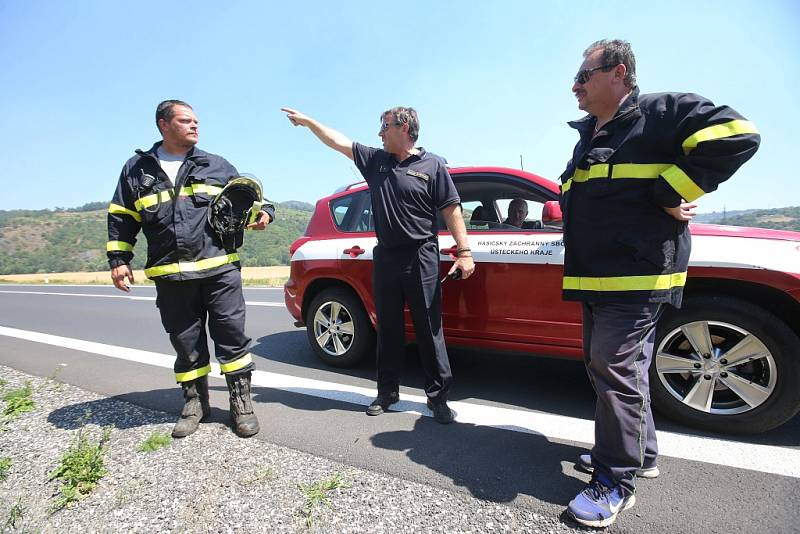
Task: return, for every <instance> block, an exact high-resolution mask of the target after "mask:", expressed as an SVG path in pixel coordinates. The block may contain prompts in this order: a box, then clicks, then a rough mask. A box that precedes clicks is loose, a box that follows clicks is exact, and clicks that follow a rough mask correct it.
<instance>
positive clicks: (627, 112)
mask: <svg viewBox="0 0 800 534" xmlns="http://www.w3.org/2000/svg"><path fill="white" fill-rule="evenodd" d="M639 114H641V112H640V111H639V87H634V88H633V90H632V91H631V94H629V95H628V97H627V98H626V99H625V100H623V101H622V104H620V106H619V108H617V112H616V113H614V116H613V117H612V118H611V120H610V121H608V122H607V123H606V125H609V124H611V123H612V122H616V121H617V119H619V118H620V117H622V116H625V117H626V118H627V117H628V116H633V115H636V116H638V115H639ZM567 124H569V125H570V126H571V127H572V128H575V129H576V130H578V132H580V135H581V138H583V137H584V136H587V135H588V136H589V137H591V136H592V135H593V134H594V125H595V124H597V117H595V116H594V115H586V116H585V117H582V118H580V119H578V120H574V121H569V122H568V123H567ZM603 128H605V125H604V126H603Z"/></svg>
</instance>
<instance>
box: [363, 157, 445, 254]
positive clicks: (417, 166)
mask: <svg viewBox="0 0 800 534" xmlns="http://www.w3.org/2000/svg"><path fill="white" fill-rule="evenodd" d="M417 149H418V150H419V154H415V155H413V156H410V157H408V158H406V159H405V160H404V161H402V162H398V161H397V160H396V159H395V157H394V156H393V155H392V154H390V153H389V152H386V151H385V150H382V149H379V148H372V147H368V146H364V145H362V144H360V143H353V161H355V164H356V167H358V170H359V171H361V174H362V175H363V176H364V178H365V179H366V181H367V185H369V191H370V196H371V198H372V214H373V218H374V220H375V233H376V234H377V236H378V244H379V245H380V246H382V247H386V248H397V247H405V246H409V245H414V244H417V243H419V242H421V241H426V240H430V239H432V238H435V237H436V236H437V235H438V233H439V223H438V219H437V217H436V214H437V212H438V211H439V210H440V209H442V208H444V207H445V206H449V205H451V204H456V203H458V202H461V199H460V198H459V196H458V191H456V187H455V185H453V179H452V178H450V173H449V172H447V167H446V166H445V163H444V160H443V159H442V158H440V157H439V156H437V155H436V154H432V153H430V152H426V151H425V149H424V148H421V147H417Z"/></svg>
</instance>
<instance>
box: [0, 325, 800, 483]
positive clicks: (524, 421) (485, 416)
mask: <svg viewBox="0 0 800 534" xmlns="http://www.w3.org/2000/svg"><path fill="white" fill-rule="evenodd" d="M0 335H2V336H8V337H13V338H17V339H24V340H27V341H33V342H36V343H44V344H48V345H55V346H58V347H64V348H67V349H73V350H78V351H82V352H88V353H92V354H99V355H102V356H108V357H111V358H118V359H121V360H127V361H132V362H137V363H143V364H146V365H153V366H157V367H164V368H167V369H170V370H171V369H172V363H173V361H174V356H172V355H169V354H161V353H158V352H149V351H145V350H139V349H132V348H128V347H118V346H114V345H106V344H104V343H96V342H93V341H84V340H81V339H73V338H67V337H61V336H54V335H51V334H44V333H40V332H32V331H29V330H19V329H16V328H7V327H3V326H0ZM211 367H212V373H213V374H212V375H211V376H212V378H214V379H218V380H222V378H221V377H219V372H220V371H219V365H217V364H215V363H212V364H211ZM253 384H254V385H256V386H262V387H270V388H274V389H279V390H282V391H289V392H292V393H299V394H302V395H311V396H313V397H320V398H324V399H330V400H335V401H341V402H348V403H351V404H357V405H360V406H368V405H369V404H370V402H372V399H373V398H374V396H375V390H374V389H373V388H364V387H359V386H351V385H347V384H340V383H336V382H325V381H322V380H315V379H311V378H302V377H298V376H291V375H284V374H278V373H271V372H267V371H254V372H253ZM425 402H426V398H425V397H424V396H421V395H408V394H401V395H400V402H398V403H397V404H395V405H394V406H392V411H400V412H407V413H414V414H419V415H422V416H426V417H430V416H431V413H430V411H429V410H428V409H427V408H426V406H425ZM450 405H451V406H452V407H453V408H454V409H455V410H456V411H457V412H458V418H457V421H458V422H459V423H464V424H473V425H477V426H488V427H493V428H501V429H505V430H512V431H514V432H524V433H527V434H539V435H542V436H545V437H547V438H553V439H560V440H565V441H571V442H579V443H592V442H593V441H594V422H593V421H589V420H586V419H578V418H575V417H566V416H562V415H553V414H547V413H537V412H529V411H525V410H514V409H510V408H500V407H495V406H484V405H479V404H474V403H469V402H451V403H450ZM658 446H659V447H658V448H659V453H660V454H661V455H663V456H672V457H675V458H682V459H685V460H693V461H698V462H705V463H710V464H717V465H725V466H729V467H736V468H740V469H750V470H753V471H761V472H764V473H773V474H778V475H785V476H789V477H793V478H800V450H796V449H791V448H785V447H776V446H772V445H754V444H751V443H740V442H736V441H730V440H724V439H715V438H704V437H697V436H689V435H684V434H677V433H674V432H658Z"/></svg>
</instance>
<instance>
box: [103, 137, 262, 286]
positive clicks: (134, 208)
mask: <svg viewBox="0 0 800 534" xmlns="http://www.w3.org/2000/svg"><path fill="white" fill-rule="evenodd" d="M160 144H161V142H158V143H156V144H155V145H153V147H152V148H151V149H150V150H148V151H142V150H137V151H136V155H135V156H133V157H132V158H131V159H129V160H128V161H127V162H126V163H125V166H124V167H123V168H122V173H121V174H120V177H119V182H118V183H117V189H116V191H115V192H114V198H113V200H112V201H111V204H110V205H109V207H108V243H107V245H106V251H107V254H108V260H109V264H110V265H111V267H112V268H114V267H116V266H118V265H121V264H127V263H130V261H131V259H132V258H133V247H134V245H135V244H136V235H137V234H138V233H139V230H140V229H141V230H143V231H144V235H145V237H146V238H147V263H146V265H145V270H144V274H145V276H147V277H148V278H151V279H158V280H170V281H178V280H189V279H195V278H205V277H208V276H212V275H216V274H220V273H223V272H225V271H229V270H232V269H238V268H239V267H240V264H239V255H238V254H237V253H236V251H235V250H226V249H225V248H224V246H223V244H222V242H221V241H220V238H219V236H217V235H216V233H215V232H214V231H213V230H212V228H211V225H210V224H208V205H209V203H210V202H211V200H212V199H213V198H214V197H215V196H216V195H217V194H218V193H219V192H220V191H222V188H223V187H224V186H225V184H226V183H227V182H228V180H230V179H231V178H233V177H235V176H237V175H238V173H237V171H236V169H235V168H234V167H233V165H231V164H230V163H228V162H227V161H226V160H225V159H224V158H222V157H220V156H217V155H215V154H209V153H208V152H204V151H202V150H200V149H198V148H192V150H191V151H189V153H188V154H187V156H186V160H185V161H184V163H183V165H182V166H181V168H180V170H179V171H178V175H177V177H176V183H175V184H173V183H172V182H171V181H170V179H169V178H168V177H167V174H166V173H165V172H164V170H163V169H162V168H161V166H160V165H159V162H158V157H157V156H156V149H157V148H158V146H159V145H160ZM262 210H263V211H266V212H267V213H268V214H269V215H270V218H271V219H272V220H274V219H275V208H274V206H273V205H272V204H270V203H268V202H266V201H265V202H264V205H263V206H262Z"/></svg>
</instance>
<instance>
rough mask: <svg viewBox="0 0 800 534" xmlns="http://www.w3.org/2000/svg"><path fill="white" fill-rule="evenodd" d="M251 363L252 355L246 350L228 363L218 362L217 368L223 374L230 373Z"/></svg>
mask: <svg viewBox="0 0 800 534" xmlns="http://www.w3.org/2000/svg"><path fill="white" fill-rule="evenodd" d="M251 363H253V356H252V355H251V354H250V353H249V352H248V353H247V354H245V355H244V356H242V357H241V358H239V359H238V360H234V361H232V362H230V363H221V364H219V369H220V371H222V373H223V374H225V373H232V372H234V371H238V370H239V369H241V368H242V367H246V366H248V365H250V364H251Z"/></svg>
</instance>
